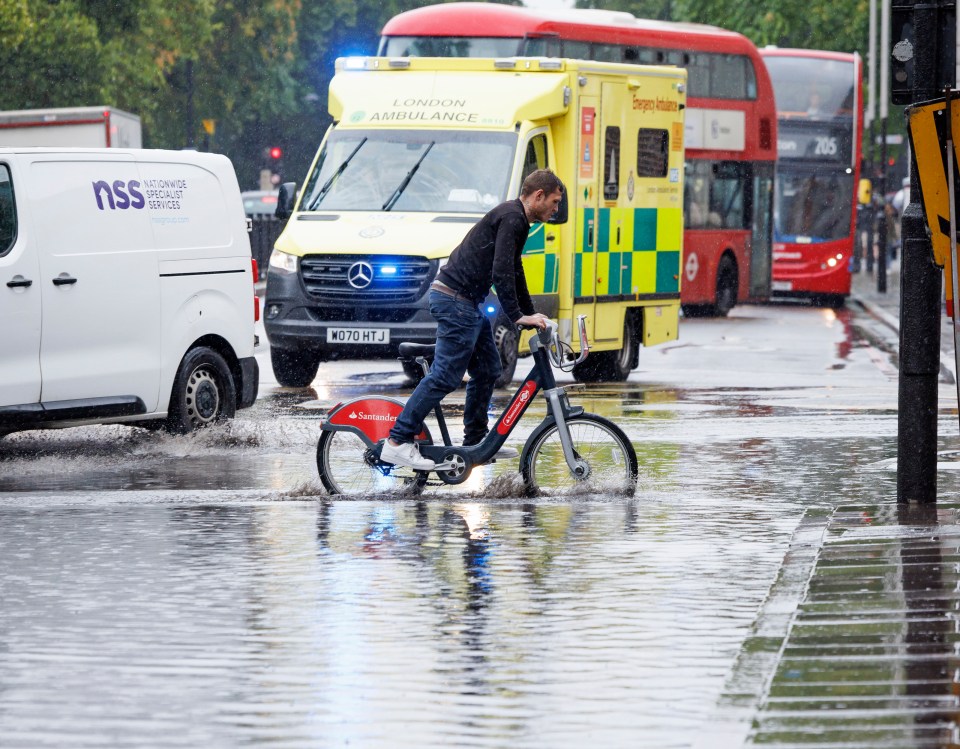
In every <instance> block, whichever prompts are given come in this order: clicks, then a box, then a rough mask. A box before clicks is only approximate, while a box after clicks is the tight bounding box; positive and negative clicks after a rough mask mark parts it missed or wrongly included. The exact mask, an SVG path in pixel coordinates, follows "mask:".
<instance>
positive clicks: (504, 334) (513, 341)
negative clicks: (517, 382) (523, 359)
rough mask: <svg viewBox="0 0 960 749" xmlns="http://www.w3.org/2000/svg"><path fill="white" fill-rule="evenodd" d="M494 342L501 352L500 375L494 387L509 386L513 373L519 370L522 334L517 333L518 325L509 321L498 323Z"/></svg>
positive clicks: (494, 333) (494, 332)
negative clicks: (518, 361) (518, 362)
mask: <svg viewBox="0 0 960 749" xmlns="http://www.w3.org/2000/svg"><path fill="white" fill-rule="evenodd" d="M493 342H494V343H495V344H496V346H497V351H499V352H500V367H501V372H500V376H499V377H498V378H497V381H496V382H495V383H494V384H493V386H494V387H498V388H502V387H507V385H509V384H510V383H511V382H512V381H513V374H514V372H516V371H517V357H518V355H519V346H520V336H518V335H517V326H516V325H513V324H511V323H508V322H503V321H500V322H498V323H497V327H496V330H494V331H493Z"/></svg>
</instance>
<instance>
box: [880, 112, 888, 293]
mask: <svg viewBox="0 0 960 749" xmlns="http://www.w3.org/2000/svg"><path fill="white" fill-rule="evenodd" d="M878 179H879V182H880V204H881V205H882V206H883V213H882V214H881V215H880V232H879V237H878V239H877V291H878V292H879V293H881V294H886V293H887V252H888V250H887V243H888V242H889V237H888V236H887V215H888V211H889V210H890V206H889V205H887V118H886V117H884V118H883V119H882V120H881V121H880V174H879V176H878Z"/></svg>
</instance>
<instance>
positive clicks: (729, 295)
mask: <svg viewBox="0 0 960 749" xmlns="http://www.w3.org/2000/svg"><path fill="white" fill-rule="evenodd" d="M738 292H739V283H738V281H737V264H736V263H734V262H733V260H731V259H730V257H729V256H728V255H724V256H723V257H722V258H721V259H720V266H719V267H718V268H717V301H716V302H715V303H714V305H713V313H714V314H715V315H716V316H717V317H726V316H727V315H728V314H729V312H730V310H732V309H733V307H734V305H735V304H736V303H737V295H738Z"/></svg>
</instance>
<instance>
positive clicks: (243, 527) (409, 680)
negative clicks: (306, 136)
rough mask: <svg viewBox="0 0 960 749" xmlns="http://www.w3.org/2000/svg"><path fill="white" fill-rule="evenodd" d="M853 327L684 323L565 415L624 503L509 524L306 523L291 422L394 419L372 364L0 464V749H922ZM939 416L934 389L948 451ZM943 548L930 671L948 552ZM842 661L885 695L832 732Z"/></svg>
mask: <svg viewBox="0 0 960 749" xmlns="http://www.w3.org/2000/svg"><path fill="white" fill-rule="evenodd" d="M868 312H869V311H868V310H867V308H866V307H865V306H858V304H857V303H851V305H850V308H849V309H848V310H840V311H836V312H835V311H833V310H821V309H815V308H811V307H805V306H802V305H772V306H769V307H753V306H745V307H742V308H738V309H737V310H735V312H734V313H733V315H732V316H731V317H730V318H727V319H722V320H685V321H684V322H683V324H682V327H681V339H680V340H679V341H676V342H672V343H671V344H667V345H665V346H661V347H657V348H655V349H651V350H649V351H647V350H645V351H643V352H642V355H641V366H640V368H639V369H638V371H637V372H635V373H634V374H633V375H632V376H631V378H630V381H629V382H628V383H626V384H623V385H602V386H592V387H591V388H589V390H588V391H587V392H586V393H584V394H582V395H580V396H574V400H575V402H577V403H579V404H581V405H583V406H585V407H586V409H587V410H588V411H595V412H598V413H600V414H601V415H604V416H607V417H608V418H612V419H614V420H615V421H616V422H617V423H618V424H619V425H620V426H621V427H622V428H624V429H625V430H626V431H627V433H628V434H629V436H630V437H631V439H632V441H633V442H634V445H635V447H636V450H637V454H638V458H639V461H640V465H641V475H640V483H639V487H638V491H637V493H636V496H635V497H632V498H623V497H609V496H598V495H586V496H578V497H568V496H559V497H550V496H547V497H540V498H537V499H534V500H528V499H522V498H520V497H519V496H518V493H517V491H516V485H515V484H514V483H513V482H512V480H511V477H512V476H513V475H514V474H515V473H516V461H513V462H512V463H510V462H507V463H502V464H500V463H498V464H495V465H493V466H489V467H486V468H484V469H483V470H480V471H478V472H476V473H475V474H474V475H473V476H472V477H471V479H470V480H469V482H468V483H467V484H465V485H463V486H460V487H444V488H438V489H432V488H431V489H429V490H428V491H427V493H426V494H425V495H424V497H423V498H422V499H420V500H416V499H410V498H402V499H395V500H363V499H360V500H350V501H345V500H339V499H335V498H330V497H326V496H324V495H323V492H322V489H321V488H320V486H319V482H318V480H317V476H316V467H315V465H314V455H313V450H314V447H315V444H316V438H317V436H318V424H319V419H320V418H321V417H322V415H323V414H324V413H325V412H326V410H327V409H329V408H330V407H331V406H332V405H333V404H335V403H336V402H338V401H339V400H342V399H346V398H349V397H354V396H356V395H362V394H368V393H371V392H378V393H385V394H389V395H394V396H397V397H404V396H405V395H406V394H408V393H409V387H408V385H407V384H406V383H404V381H403V378H402V376H401V375H400V374H399V372H398V369H397V365H396V363H394V362H364V363H362V365H358V363H356V362H334V363H328V364H324V365H322V367H321V371H320V373H319V376H318V379H317V380H316V381H315V382H314V384H313V386H312V387H311V388H309V389H303V390H288V389H283V388H278V387H276V385H275V383H271V382H270V380H269V359H268V358H266V356H265V352H261V354H260V357H261V367H263V368H264V373H265V375H266V377H265V383H264V387H263V389H262V397H261V399H260V400H259V401H258V403H257V404H256V406H255V407H254V408H253V409H250V410H248V411H246V412H242V413H241V414H240V416H239V418H238V419H237V420H235V421H234V422H233V423H231V424H229V425H226V426H223V427H219V428H216V429H213V430H210V431H208V432H206V433H203V434H199V435H188V436H180V437H171V436H168V435H164V434H159V433H153V432H148V431H146V430H141V429H129V428H124V427H119V426H112V427H90V428H83V429H74V430H65V431H62V432H46V433H41V432H29V433H24V434H19V435H12V436H10V437H7V438H5V439H4V440H3V441H2V442H0V492H2V494H0V524H2V528H3V532H2V533H0V746H2V747H4V748H5V749H6V747H37V746H52V747H67V746H69V747H74V746H97V747H99V746H138V747H139V746H149V747H167V746H170V747H178V746H191V747H192V746H198V745H202V746H211V747H220V746H222V747H235V746H260V745H268V744H269V745H271V746H284V747H286V746H291V747H292V746H309V747H317V746H363V747H368V746H369V747H407V746H409V747H430V746H445V747H446V746H491V747H502V746H510V747H515V746H516V747H582V746H584V745H585V744H588V743H590V744H593V745H595V746H602V747H619V746H624V747H634V746H646V747H686V746H692V745H697V744H698V743H699V744H700V745H703V746H708V745H709V746H725V745H726V746H739V745H742V744H743V743H745V742H747V743H756V744H771V745H778V746H787V745H793V744H803V743H809V742H810V741H813V742H814V743H816V741H820V745H821V746H826V745H837V744H838V743H842V744H843V745H844V746H848V745H849V746H856V745H863V746H886V745H887V744H889V745H891V746H893V745H896V746H899V745H905V744H902V743H901V744H897V743H895V742H894V741H893V738H892V737H894V731H898V732H899V733H896V736H897V737H901V738H902V737H903V736H904V735H906V734H904V726H905V725H907V724H911V721H913V723H912V725H920V724H921V723H922V721H920V720H919V719H914V718H913V717H912V716H913V715H914V713H915V712H917V711H919V712H918V713H917V714H920V713H923V715H926V716H930V715H933V714H934V713H935V714H936V716H935V720H934V722H933V723H932V724H928V725H933V727H934V731H933V732H931V735H932V734H933V733H935V732H936V731H941V733H939V734H936V735H937V736H945V735H946V733H945V731H947V730H948V729H949V725H948V724H949V718H948V717H945V716H947V713H948V709H946V708H945V709H940V708H941V707H943V706H945V705H946V706H947V708H949V704H950V703H949V702H948V694H947V692H945V691H940V692H935V693H934V692H931V693H929V694H927V696H926V697H923V698H919V697H918V698H917V699H915V700H914V701H913V702H910V701H909V700H907V699H904V700H898V699H897V698H896V695H897V694H899V693H898V692H896V689H900V693H903V694H906V693H907V690H908V687H906V686H902V685H903V684H904V683H908V682H910V681H911V680H910V679H906V682H904V681H903V680H902V679H901V680H900V681H897V678H900V677H901V676H902V675H903V673H905V671H904V669H905V668H912V665H911V664H912V663H913V661H910V660H909V659H910V658H911V657H914V656H915V655H916V654H917V653H918V652H919V651H916V652H914V651H911V649H910V648H909V647H907V646H906V645H903V644H902V643H903V642H905V640H902V639H901V640H898V639H897V637H898V636H901V634H902V633H903V632H908V634H909V623H910V621H911V617H912V616H913V614H912V612H913V609H911V608H909V607H907V608H904V607H905V606H907V604H906V603H904V602H905V601H906V600H907V598H909V596H906V595H905V594H904V593H903V591H904V586H906V585H908V583H904V582H903V575H902V574H901V567H902V566H903V559H904V557H903V552H902V548H903V544H904V542H906V541H909V542H911V543H914V542H916V543H917V544H919V546H917V548H916V549H912V550H908V552H907V553H908V555H909V554H917V555H920V557H924V558H925V559H930V558H933V557H931V554H934V556H935V554H936V552H935V550H931V547H930V543H929V542H927V541H924V540H923V539H924V538H925V536H923V534H927V533H929V532H930V528H929V527H928V528H926V529H924V530H923V531H922V533H921V534H919V535H912V534H913V531H912V530H911V527H910V525H909V524H906V525H901V524H899V521H897V520H896V519H894V518H895V474H894V472H893V470H892V469H891V461H892V460H893V459H894V457H895V444H896V369H895V357H894V356H893V355H892V352H891V349H890V348H889V346H887V345H886V344H885V343H884V342H883V341H882V340H880V338H878V334H877V333H876V331H878V330H880V329H881V328H883V323H881V322H878V321H877V318H876V317H875V316H873V315H870V314H868ZM526 366H527V363H526V360H521V362H520V366H519V368H518V371H520V372H523V371H524V370H525V367H526ZM565 380H566V381H569V380H568V379H567V378H565ZM951 394H952V395H951ZM955 397H956V396H955V390H953V386H952V385H951V384H950V383H942V385H941V406H942V408H941V424H940V434H941V443H942V447H943V449H944V450H947V449H951V448H953V449H955V448H956V447H957V445H956V442H957V440H956V438H955V437H954V436H953V435H955V434H956V432H957V430H956V416H955V411H954V408H955ZM508 398H509V394H508V393H506V392H502V393H498V395H497V399H496V402H495V406H502V405H503V404H504V403H506V402H507V400H508ZM951 398H953V399H954V400H953V401H951V400H950V399H951ZM452 401H453V403H452V409H453V411H454V412H456V409H457V408H458V407H462V401H463V392H462V391H460V392H458V393H457V394H454V395H453V396H452ZM542 414H543V408H542V406H541V405H540V404H535V405H534V406H532V407H531V416H530V417H529V418H527V419H525V421H524V422H522V423H521V427H520V428H521V430H523V431H522V433H520V435H519V437H518V440H517V442H518V446H519V443H522V440H523V438H524V436H525V434H526V433H529V431H530V430H532V429H533V428H534V427H535V425H536V423H537V421H538V419H537V418H534V417H535V416H542ZM956 489H957V472H955V471H950V470H944V471H943V472H942V474H941V496H943V497H950V496H951V495H953V496H955V495H956ZM838 508H840V509H838ZM850 508H852V509H850ZM942 509H944V512H943V513H941V515H940V516H939V517H938V520H937V522H938V523H940V525H941V526H942V527H944V528H949V527H955V525H953V524H955V515H954V514H952V510H950V509H949V506H948V505H946V504H944V505H943V507H942ZM879 528H887V530H877V529H879ZM891 528H892V530H890V529H891ZM904 529H906V530H904ZM938 533H939V534H940V536H939V537H940V538H941V540H940V542H939V544H940V546H939V548H940V551H939V554H940V558H941V559H942V560H943V563H942V565H940V569H941V578H940V581H939V582H938V583H937V585H939V587H938V588H936V586H934V587H935V588H936V589H937V590H939V591H941V592H942V595H936V596H933V598H934V599H936V600H937V601H940V603H939V604H938V605H941V607H946V611H947V613H946V614H945V615H944V616H941V615H940V614H939V613H936V612H934V613H933V614H932V617H933V619H935V620H936V622H937V625H936V627H929V628H927V629H929V630H930V631H932V632H933V633H934V634H935V635H936V636H937V637H939V636H940V635H939V634H937V633H938V632H939V633H941V634H942V632H943V631H945V630H944V628H943V626H941V625H943V623H944V622H946V623H947V625H948V626H947V629H948V630H949V632H952V631H953V629H952V628H953V626H954V620H953V618H951V617H952V616H953V614H951V612H953V611H955V609H956V606H955V602H954V598H952V596H955V595H956V594H955V592H954V591H953V582H952V579H953V578H952V577H951V576H950V575H951V574H952V571H951V570H952V566H951V565H952V564H954V562H955V561H956V560H954V557H955V556H957V554H958V552H957V548H956V544H957V543H958V542H960V536H956V535H955V534H953V533H952V532H951V531H949V530H944V531H938ZM850 534H852V535H850ZM884 534H886V535H884ZM951 541H953V542H954V546H953V547H951V545H950V542H951ZM864 544H865V545H864ZM911 548H912V547H911ZM869 554H872V555H873V556H872V557H869V558H871V559H873V560H875V561H874V562H871V564H867V565H862V564H857V563H856V559H858V558H859V557H860V556H864V555H869ZM898 555H899V557H898ZM898 558H899V561H898ZM918 558H919V557H918ZM851 559H852V560H854V561H853V562H851V561H850V560H851ZM898 575H899V577H898ZM821 579H822V580H823V582H820V581H821ZM935 582H936V581H935ZM909 585H914V586H915V584H914V583H909ZM898 586H899V587H898ZM861 589H862V590H861ZM914 589H916V588H915V587H914V588H909V589H908V590H914ZM914 598H915V599H917V600H918V601H920V603H918V604H917V605H918V606H920V607H925V606H927V603H925V602H923V600H925V599H923V597H922V596H920V595H917V596H914ZM898 602H899V604H900V608H899V609H897V608H896V605H895V604H897V603H898ZM911 605H912V604H911ZM931 605H932V604H931ZM872 610H882V611H885V612H887V614H885V615H884V616H888V619H886V620H884V622H883V623H882V624H881V626H879V627H878V628H875V629H871V628H870V627H871V623H870V620H869V618H867V619H865V618H864V617H865V615H866V614H867V613H869V612H870V611H872ZM828 620H829V621H828ZM861 620H862V621H864V622H866V623H865V624H864V629H863V630H862V631H861V630H860V629H858V628H857V622H859V621H861ZM831 627H832V629H831ZM898 628H899V629H898ZM913 631H916V632H921V631H926V630H924V629H923V627H921V628H920V629H915V630H913ZM949 632H948V633H947V634H945V635H943V637H942V638H941V640H934V641H933V643H934V644H933V646H932V647H933V650H931V651H930V652H933V651H936V652H935V653H934V658H931V660H933V659H939V660H938V663H939V664H940V665H939V666H938V668H941V670H942V664H943V663H945V662H946V663H949V661H948V660H947V661H945V660H944V658H945V654H946V652H947V650H949V649H950V648H952V645H951V644H950V643H951V642H952V640H951V637H950V634H949ZM871 637H872V638H873V639H871ZM795 638H796V639H795ZM804 648H806V649H804ZM858 648H866V649H864V650H862V653H861V654H862V655H864V656H867V658H866V660H867V661H868V662H869V663H871V664H872V663H873V661H874V660H878V663H877V664H876V665H875V667H874V668H873V670H872V671H871V670H869V669H865V670H862V673H860V672H857V673H856V674H854V673H853V671H849V673H850V674H851V676H850V679H849V681H850V683H851V684H856V683H858V680H859V683H861V684H866V683H868V682H871V683H872V682H876V683H877V684H881V686H880V687H878V688H877V691H878V692H882V691H883V689H886V688H887V687H884V686H882V685H884V684H894V685H897V684H899V685H901V686H899V687H898V686H892V687H889V689H888V691H889V694H890V695H893V696H892V697H890V698H889V699H886V700H885V701H879V702H874V703H870V704H869V705H861V707H862V708H863V709H858V710H855V711H854V712H845V711H846V710H849V709H851V707H850V704H848V703H850V702H851V701H850V700H848V701H846V702H843V703H842V704H841V703H840V701H838V700H836V699H834V698H835V697H836V695H835V694H832V693H831V692H830V687H829V684H834V687H833V689H834V690H836V686H835V685H836V683H837V682H846V681H848V679H847V677H846V675H845V674H847V673H848V672H846V671H844V672H842V673H841V671H842V669H841V664H842V663H845V662H847V661H849V662H851V663H852V662H854V661H855V660H856V657H859V656H857V652H858ZM937 648H940V649H939V650H937ZM821 650H822V653H821V652H820V651H821ZM951 652H952V651H951ZM881 655H887V656H889V658H890V659H889V660H885V661H883V663H882V664H881V663H880V662H879V660H880V656H881ZM898 657H899V658H901V660H900V661H898V660H897V658H898ZM804 659H807V660H809V663H807V661H806V660H804ZM844 659H846V661H844ZM915 660H916V659H915ZM835 662H836V663H835ZM859 662H863V659H861V661H859ZM798 664H799V665H798ZM818 664H819V665H818ZM832 664H833V665H832ZM834 665H835V667H836V669H837V670H836V673H831V674H830V675H829V678H820V677H819V676H818V674H819V675H822V672H823V670H824V668H827V667H830V668H833V667H834ZM884 669H885V670H884ZM881 671H883V674H886V675H887V676H890V678H889V679H888V680H887V681H885V680H884V679H885V678H886V677H885V676H884V675H883V674H881V673H880V672H881ZM938 673H939V672H938ZM944 673H946V674H947V675H946V676H945V677H943V678H940V679H939V681H937V682H936V683H937V689H940V688H941V687H943V688H946V687H947V686H950V685H952V683H953V676H952V672H944ZM891 675H892V676H891ZM894 677H896V678H894ZM931 678H932V677H931ZM921 680H922V679H921ZM914 681H916V679H914ZM798 684H799V685H800V686H799V687H797V688H796V689H794V686H796V685H798ZM823 684H828V687H823ZM950 688H951V689H952V686H950ZM818 690H819V691H818ZM855 691H859V689H858V688H857V689H856V690H855ZM884 694H886V692H884ZM794 698H796V699H794ZM928 698H929V699H928ZM791 700H794V701H792V702H791ZM924 700H927V701H926V702H925V701H924ZM931 700H932V702H931ZM929 705H933V707H932V708H930V709H927V708H928V707H929ZM887 710H892V711H894V712H895V713H896V716H897V717H896V718H895V722H896V723H895V726H894V724H893V723H891V721H893V720H894V719H893V718H888V717H886V716H887V715H888V712H886V711H887ZM911 711H913V712H911ZM924 711H926V712H924ZM890 714H892V713H890ZM858 721H859V722H858ZM837 726H840V728H839V729H837V730H839V731H841V733H836V732H833V733H831V732H830V731H834V729H835V728H836V727H837ZM844 726H848V727H849V729H850V730H849V731H847V733H845V734H843V733H842V731H843V730H846V729H844V728H843V727H844ZM889 726H893V727H890V729H889V730H890V733H889V736H890V737H891V740H890V741H889V742H887V743H886V744H885V743H883V741H881V740H879V739H878V736H881V735H883V732H884V731H886V730H887V727H889ZM867 728H870V729H871V730H870V731H868V730H867ZM827 729H830V730H829V731H827ZM941 729H942V730H941ZM825 731H826V732H825ZM871 731H872V732H871ZM916 735H920V734H916ZM831 737H833V738H837V741H834V743H833V744H830V741H833V738H831ZM838 737H839V738H838ZM897 740H898V741H899V740H900V739H899V738H898V739H897ZM913 745H917V746H924V745H923V744H913Z"/></svg>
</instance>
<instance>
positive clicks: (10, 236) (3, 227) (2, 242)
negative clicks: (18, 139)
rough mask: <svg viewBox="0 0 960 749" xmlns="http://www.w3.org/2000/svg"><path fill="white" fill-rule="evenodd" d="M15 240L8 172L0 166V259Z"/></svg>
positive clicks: (11, 191)
mask: <svg viewBox="0 0 960 749" xmlns="http://www.w3.org/2000/svg"><path fill="white" fill-rule="evenodd" d="M16 239H17V209H16V204H15V203H14V202H13V182H11V181H10V170H9V169H8V168H7V167H6V166H4V165H3V164H0V257H2V256H3V255H6V254H7V253H8V252H10V248H11V247H13V243H14V242H15V241H16Z"/></svg>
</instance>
